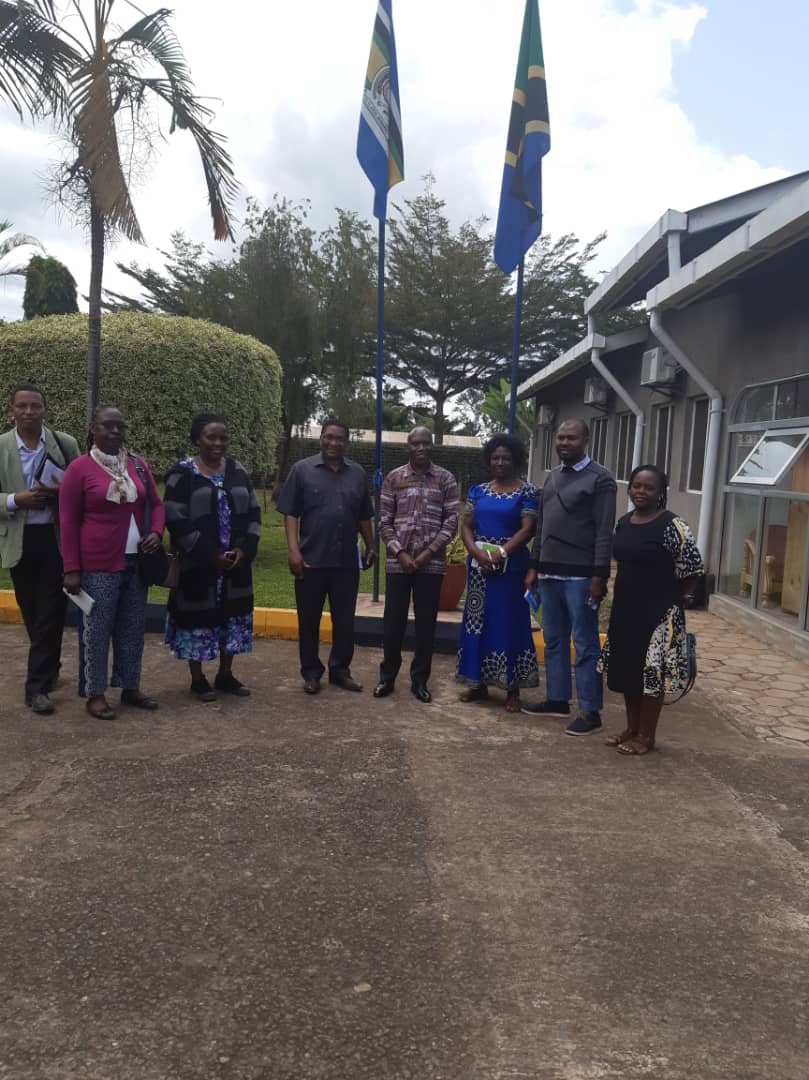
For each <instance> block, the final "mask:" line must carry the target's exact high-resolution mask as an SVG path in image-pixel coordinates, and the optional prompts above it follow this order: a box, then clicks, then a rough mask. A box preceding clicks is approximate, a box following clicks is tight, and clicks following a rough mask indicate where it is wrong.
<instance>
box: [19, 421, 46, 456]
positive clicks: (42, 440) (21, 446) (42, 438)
mask: <svg viewBox="0 0 809 1080" xmlns="http://www.w3.org/2000/svg"><path fill="white" fill-rule="evenodd" d="M14 437H15V438H16V440H17V449H18V450H28V447H27V446H26V445H25V443H24V442H23V441H22V439H21V438H20V433H19V431H17V425H16V424H15V425H14ZM44 445H45V428H44V427H43V428H42V431H41V432H40V435H39V447H38V448H37V449H39V448H40V447H43V446H44ZM28 453H29V454H32V453H34V451H33V450H28Z"/></svg>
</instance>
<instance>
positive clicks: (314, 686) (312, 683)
mask: <svg viewBox="0 0 809 1080" xmlns="http://www.w3.org/2000/svg"><path fill="white" fill-rule="evenodd" d="M303 692H304V694H319V693H320V679H319V678H318V677H317V675H310V676H309V678H308V679H304V680H303Z"/></svg>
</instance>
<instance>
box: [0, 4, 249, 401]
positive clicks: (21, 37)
mask: <svg viewBox="0 0 809 1080" xmlns="http://www.w3.org/2000/svg"><path fill="white" fill-rule="evenodd" d="M124 2H125V3H126V4H127V6H128V7H131V8H133V10H134V11H136V12H137V13H138V15H139V17H138V19H137V20H136V21H135V22H134V23H133V24H132V25H131V26H130V27H129V28H128V29H122V28H121V27H119V26H117V25H116V24H113V22H112V12H113V8H115V7H116V4H117V3H118V0H70V2H69V3H67V4H66V5H64V6H65V11H64V13H63V14H62V16H61V17H58V16H57V13H56V11H55V5H54V4H53V3H51V2H50V0H17V2H16V3H14V4H12V3H10V2H9V0H0V99H3V98H5V99H6V100H8V101H9V102H10V103H11V104H12V106H13V107H14V108H15V109H16V110H17V112H18V113H19V114H20V115H23V114H24V113H26V112H27V113H29V114H30V115H31V116H33V117H35V118H38V117H50V118H52V119H53V120H54V122H55V123H56V125H57V126H58V128H59V130H61V131H62V132H63V133H64V134H65V135H66V137H67V140H68V143H69V145H70V147H71V152H70V156H69V158H68V159H67V160H66V161H64V162H63V163H62V165H61V167H60V169H59V173H58V181H57V193H58V195H59V197H60V199H62V200H63V201H65V202H67V203H68V204H71V203H72V205H74V206H75V205H76V204H79V205H81V207H82V208H83V209H84V210H85V211H86V212H87V217H88V219H89V226H90V257H91V270H90V289H89V295H88V301H89V333H88V346H87V410H88V418H89V415H90V414H91V413H92V410H93V409H94V407H95V404H96V402H97V400H98V380H99V368H100V356H101V282H102V276H103V270H104V249H105V242H106V241H107V240H108V239H109V237H110V235H112V234H115V233H118V234H121V235H123V236H125V237H126V238H127V239H129V240H133V241H136V242H138V243H142V242H143V234H142V233H141V229H140V225H139V224H138V219H137V216H136V214H135V208H134V206H133V204H132V199H131V196H130V180H131V176H132V170H133V167H134V165H135V162H136V161H137V160H138V157H139V155H140V154H141V153H142V151H143V150H144V147H145V148H146V149H147V150H148V149H149V148H150V147H151V143H152V136H153V135H154V133H155V131H156V130H157V131H159V130H160V129H159V128H157V127H156V124H158V123H159V119H157V117H159V110H160V109H161V108H165V107H166V106H168V109H169V110H170V114H171V120H170V124H169V129H168V130H169V134H171V133H172V132H174V131H175V129H177V128H180V129H181V130H185V131H188V132H190V134H191V136H192V138H193V139H194V141H195V143H196V145H197V151H198V153H199V157H200V162H201V164H202V171H203V174H204V176H205V181H206V184H207V188H208V201H209V203H210V208H211V216H212V218H213V230H214V237H215V238H216V239H217V240H227V239H232V236H233V233H232V228H231V210H230V205H231V202H232V200H233V197H234V195H235V193H236V188H237V185H236V181H235V179H234V176H233V165H232V162H231V159H230V155H229V154H228V153H227V151H226V150H225V146H224V142H225V140H224V138H223V136H221V135H219V134H217V133H216V132H213V131H211V129H210V127H209V124H210V121H211V120H212V119H213V113H212V112H211V110H210V109H209V108H208V107H207V106H206V105H204V104H203V103H202V100H201V99H200V98H199V97H198V96H197V95H196V94H195V92H194V83H193V80H192V78H191V71H190V69H189V67H188V63H187V61H186V59H185V56H184V55H183V51H182V47H181V45H180V43H179V41H178V40H177V37H176V36H175V34H174V31H173V30H172V29H171V26H170V18H171V12H170V11H169V10H168V9H167V8H158V9H157V10H156V11H154V12H152V14H149V15H144V14H142V13H141V12H140V11H139V9H138V8H136V7H135V5H134V4H133V3H131V0H124ZM120 6H121V5H120V4H118V7H119V8H120ZM9 9H11V10H13V13H14V14H15V15H16V23H15V24H14V26H12V25H11V20H10V18H9V15H10V13H11V12H10V10H9ZM4 34H5V39H4V36H3V35H4ZM4 42H5V44H6V46H7V48H6V50H5V51H4V48H3V45H4ZM122 136H123V137H122Z"/></svg>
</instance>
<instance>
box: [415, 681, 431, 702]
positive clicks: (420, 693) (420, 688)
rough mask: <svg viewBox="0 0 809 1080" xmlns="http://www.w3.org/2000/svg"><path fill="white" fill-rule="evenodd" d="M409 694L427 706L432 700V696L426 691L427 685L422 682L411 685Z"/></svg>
mask: <svg viewBox="0 0 809 1080" xmlns="http://www.w3.org/2000/svg"><path fill="white" fill-rule="evenodd" d="M410 693H411V694H412V695H413V697H414V698H417V699H418V700H419V701H421V702H423V703H424V704H425V705H429V704H430V702H431V701H432V700H433V695H432V694H431V693H430V691H429V690H428V689H427V683H424V682H414V683H411V685H410Z"/></svg>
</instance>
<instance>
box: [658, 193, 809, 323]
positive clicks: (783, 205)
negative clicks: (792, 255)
mask: <svg viewBox="0 0 809 1080" xmlns="http://www.w3.org/2000/svg"><path fill="white" fill-rule="evenodd" d="M806 236H809V181H806V180H804V182H803V183H801V184H800V186H798V187H795V188H794V189H793V190H792V191H789V192H788V193H787V194H786V195H784V196H782V197H781V198H780V199H778V200H777V202H774V203H772V205H770V206H768V207H767V208H766V209H765V210H762V211H761V212H760V213H759V214H758V215H757V216H756V217H754V218H752V219H751V220H750V221H747V222H745V223H744V225H741V226H740V227H739V228H738V229H736V230H735V231H734V232H732V233H730V235H729V236H726V237H725V238H724V240H720V241H719V243H718V244H715V245H714V246H713V247H712V248H709V250H708V251H706V252H705V253H704V254H702V255H699V256H697V258H695V259H692V260H691V262H689V263H687V264H686V265H685V266H683V267H682V269H681V270H678V271H676V272H675V273H674V274H672V275H671V276H670V277H668V278H666V280H665V281H661V282H660V284H659V285H656V286H655V287H654V288H652V289H650V290H649V292H648V293H647V294H646V306H647V308H648V309H649V310H651V309H652V308H658V309H665V308H676V307H684V306H685V305H686V304H689V303H691V302H692V301H693V300H695V299H697V297H699V296H701V295H703V294H705V293H707V292H710V291H712V290H713V289H715V288H717V286H719V285H721V284H723V283H724V282H726V281H728V280H729V279H732V278H734V277H737V276H738V275H739V274H740V273H742V272H743V271H744V270H747V269H748V268H749V267H751V266H753V265H755V264H756V263H758V262H762V261H763V260H764V259H767V258H768V257H769V256H771V255H773V254H775V253H776V252H777V251H781V250H783V249H784V248H787V247H790V246H791V245H792V244H794V243H796V242H797V241H798V240H801V239H803V238H804V237H806Z"/></svg>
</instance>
